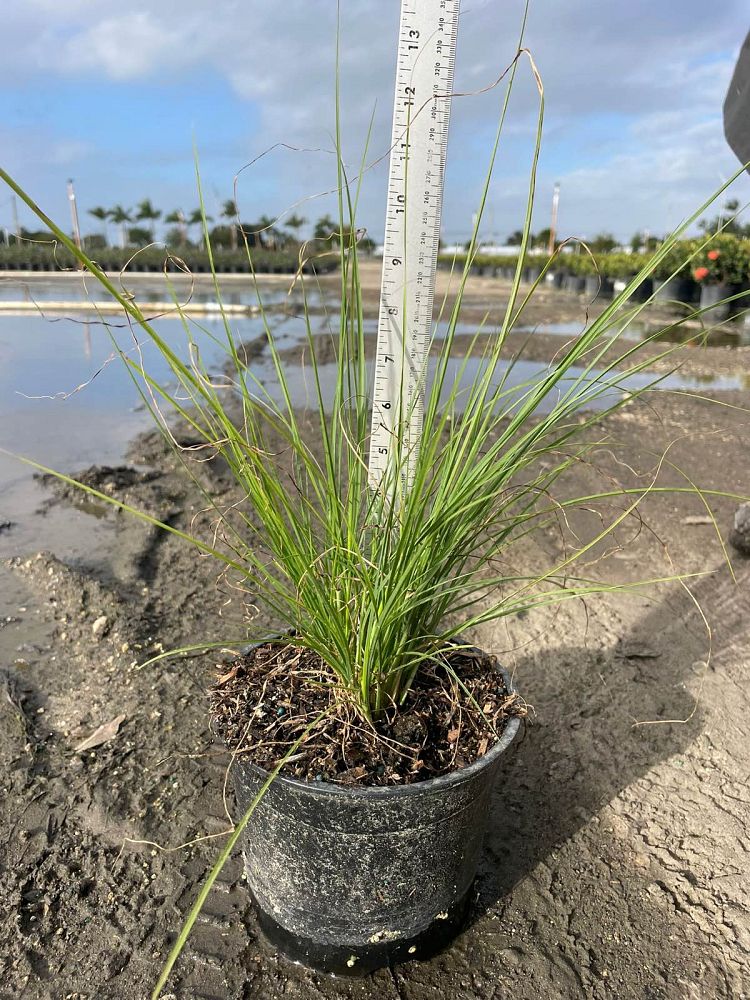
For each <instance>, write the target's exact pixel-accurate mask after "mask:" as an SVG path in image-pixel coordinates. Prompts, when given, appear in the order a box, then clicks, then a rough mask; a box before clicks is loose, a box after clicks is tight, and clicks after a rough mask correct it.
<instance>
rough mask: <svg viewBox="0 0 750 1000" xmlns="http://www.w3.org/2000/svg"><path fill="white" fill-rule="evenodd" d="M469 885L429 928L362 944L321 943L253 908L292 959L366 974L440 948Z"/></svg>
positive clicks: (462, 913) (463, 913)
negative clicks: (355, 945)
mask: <svg viewBox="0 0 750 1000" xmlns="http://www.w3.org/2000/svg"><path fill="white" fill-rule="evenodd" d="M472 891H473V886H470V887H469V889H468V890H467V891H466V892H465V893H464V895H463V896H462V897H461V899H459V900H458V901H457V902H455V903H454V904H453V906H451V907H450V909H449V910H448V911H447V912H446V915H445V917H440V918H439V919H437V920H434V921H433V922H432V923H431V924H430V926H429V927H427V928H426V929H425V930H423V931H422V932H421V933H420V934H417V935H415V936H414V937H411V938H398V939H396V940H391V941H378V942H373V943H372V944H368V945H366V946H365V947H362V946H359V947H354V948H352V947H350V946H346V945H340V944H325V943H322V942H320V941H313V940H310V939H309V938H305V937H300V936H298V935H297V934H293V933H292V932H291V931H288V930H287V929H286V928H285V927H282V926H281V924H279V923H277V922H276V921H275V920H274V918H273V917H271V916H269V915H268V914H267V913H264V912H263V910H262V909H261V908H260V907H259V906H258V905H257V902H255V899H253V901H254V902H255V910H256V913H257V915H258V923H259V924H260V929H261V931H262V932H263V935H264V937H265V938H266V940H267V941H268V943H269V944H271V945H272V946H273V947H274V948H277V949H278V950H279V951H280V952H281V953H282V954H283V955H284V956H285V957H286V958H288V959H290V960H291V961H293V962H296V963H299V964H301V965H304V966H307V967H308V968H310V969H314V970H315V971H316V972H326V973H329V974H331V975H336V976H352V977H362V976H368V975H370V973H371V972H375V970H376V969H382V968H384V967H385V966H393V965H397V964H399V963H400V962H412V961H417V960H420V959H426V958H431V957H432V956H433V955H436V954H437V953H438V952H439V951H442V950H443V948H445V947H446V946H447V945H448V944H450V942H451V941H452V940H453V938H454V937H455V936H456V935H457V934H458V933H459V931H461V929H462V928H463V926H464V924H465V923H466V918H467V915H468V911H469V904H470V902H471V897H472Z"/></svg>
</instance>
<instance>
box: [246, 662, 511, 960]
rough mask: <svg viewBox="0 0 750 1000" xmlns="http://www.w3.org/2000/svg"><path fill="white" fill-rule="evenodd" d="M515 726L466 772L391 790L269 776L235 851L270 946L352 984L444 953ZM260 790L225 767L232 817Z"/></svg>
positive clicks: (263, 775) (253, 778)
mask: <svg viewBox="0 0 750 1000" xmlns="http://www.w3.org/2000/svg"><path fill="white" fill-rule="evenodd" d="M500 673H501V675H502V678H503V681H504V683H505V685H506V687H507V689H508V691H509V692H512V691H514V688H513V686H512V684H511V680H510V677H509V676H508V674H507V672H506V671H505V670H502V668H501V669H500ZM519 726H520V720H519V719H517V718H511V719H508V721H507V723H506V725H505V729H504V730H503V732H502V734H501V737H500V739H499V740H498V742H497V743H496V744H495V745H494V746H493V747H492V748H491V749H490V750H488V751H487V753H486V754H485V755H484V756H483V757H481V758H480V759H479V760H477V761H475V762H474V763H473V764H471V765H469V766H468V767H465V768H462V769H460V770H458V771H454V772H452V773H450V774H446V775H443V776H441V777H437V778H432V779H429V780H427V781H423V782H418V783H416V784H412V785H406V786H403V787H398V786H388V787H361V786H358V787H347V786H343V785H336V784H333V783H330V782H322V781H299V780H296V779H291V778H286V777H283V776H278V777H277V778H276V779H275V780H274V781H273V782H272V783H271V785H270V787H269V788H268V790H267V791H266V793H265V795H264V796H263V797H262V798H261V800H260V802H259V804H258V805H257V807H256V809H255V811H254V812H253V814H252V816H251V817H250V819H249V821H248V823H247V826H246V827H245V830H244V843H243V850H244V855H245V871H246V874H247V881H248V884H249V887H250V891H251V893H252V896H253V899H254V901H255V904H256V906H257V909H258V915H259V922H260V926H261V928H262V930H263V931H264V933H265V935H266V937H267V938H268V939H269V941H270V942H271V944H272V945H274V946H275V947H277V948H278V949H279V950H281V951H282V952H283V953H285V954H286V955H287V956H288V957H289V958H291V959H293V960H295V961H299V962H301V963H303V964H304V965H307V966H310V967H312V968H315V969H318V970H319V971H324V972H331V973H339V974H344V975H355V976H357V975H366V974H367V973H370V972H372V971H374V970H375V969H377V968H380V967H382V966H386V965H393V964H395V963H397V962H399V961H404V960H411V959H417V958H426V957H428V956H429V955H431V954H434V953H435V952H437V951H439V950H440V949H441V948H443V947H445V945H447V944H448V943H449V942H450V940H451V939H452V938H453V937H454V936H455V935H456V933H457V932H458V931H459V930H460V928H461V927H462V925H463V923H464V920H465V918H466V914H467V911H468V906H469V901H470V895H471V888H472V883H473V882H474V878H475V876H476V871H477V864H478V862H479V857H480V854H481V850H482V844H483V841H484V834H485V830H486V826H487V820H488V816H489V806H490V797H491V794H492V789H493V785H494V783H495V779H496V777H497V774H498V770H499V767H500V764H501V762H502V758H503V753H504V751H505V750H506V749H507V748H508V746H509V745H510V743H511V742H512V740H513V739H514V737H515V736H516V734H517V732H518V729H519ZM267 778H268V773H267V772H266V771H265V770H263V769H262V768H260V767H257V766H256V765H254V764H252V763H250V762H249V761H248V760H247V758H246V757H245V756H240V757H238V758H237V761H236V763H235V766H234V784H235V791H236V794H237V800H238V806H239V809H240V810H241V811H242V812H244V811H246V810H247V809H248V807H249V806H250V804H251V803H252V801H253V799H254V798H255V796H256V795H257V793H258V791H259V790H260V788H261V786H262V784H263V782H264V781H266V780H267Z"/></svg>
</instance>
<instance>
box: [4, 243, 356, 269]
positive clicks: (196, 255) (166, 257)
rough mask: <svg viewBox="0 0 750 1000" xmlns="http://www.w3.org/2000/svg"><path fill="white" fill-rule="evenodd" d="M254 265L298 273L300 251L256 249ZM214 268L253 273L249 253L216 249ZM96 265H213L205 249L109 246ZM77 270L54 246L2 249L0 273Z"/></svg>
mask: <svg viewBox="0 0 750 1000" xmlns="http://www.w3.org/2000/svg"><path fill="white" fill-rule="evenodd" d="M251 252H252V265H253V270H254V271H255V272H256V273H257V274H294V273H295V272H296V271H297V270H298V269H299V258H298V255H297V253H296V251H284V250H261V249H258V250H253V251H251ZM212 256H213V263H214V268H215V270H216V271H217V273H219V274H243V273H248V272H249V271H250V265H249V263H248V255H247V251H246V250H245V249H244V247H243V248H241V249H238V250H228V249H227V250H225V249H215V250H213V252H212ZM93 257H94V259H95V260H96V263H97V264H98V265H99V266H100V267H101V268H102V269H103V270H104V271H106V272H110V273H112V272H118V271H122V270H123V269H127V270H128V271H129V272H143V271H146V272H154V273H159V272H162V271H164V269H165V267H166V268H167V270H168V271H170V272H178V271H188V272H191V273H193V274H210V273H211V263H210V259H209V255H208V253H207V252H206V251H205V250H201V249H196V248H194V247H187V248H185V249H181V250H179V251H166V250H165V249H164V248H163V247H149V248H147V249H144V250H138V249H136V248H133V247H131V248H126V249H121V248H119V247H107V248H105V249H102V250H98V251H95V252H94V254H93ZM338 263H339V262H338V255H337V254H329V255H325V256H321V257H317V258H315V259H314V260H313V259H310V260H308V261H306V262H305V264H304V266H303V270H304V271H305V272H306V273H309V272H310V271H311V270H315V271H316V272H318V273H322V272H325V271H330V270H333V269H334V268H336V267H338ZM75 267H76V264H75V259H74V257H73V256H72V254H71V253H70V252H69V251H68V250H67V249H66V248H65V247H63V246H59V245H58V246H54V245H52V244H26V245H23V246H9V247H0V271H70V270H74V269H75Z"/></svg>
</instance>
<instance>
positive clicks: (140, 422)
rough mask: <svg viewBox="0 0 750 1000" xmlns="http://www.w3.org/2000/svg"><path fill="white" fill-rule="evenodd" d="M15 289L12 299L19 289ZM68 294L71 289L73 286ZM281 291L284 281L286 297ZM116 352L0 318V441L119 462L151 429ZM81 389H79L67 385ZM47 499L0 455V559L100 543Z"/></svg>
mask: <svg viewBox="0 0 750 1000" xmlns="http://www.w3.org/2000/svg"><path fill="white" fill-rule="evenodd" d="M271 290H272V291H278V289H273V288H272V289H271ZM8 291H9V289H8V286H4V287H3V289H2V292H3V294H8ZM36 291H37V289H36V288H35V293H36ZM13 294H14V295H15V296H18V294H19V291H18V287H17V286H16V288H15V291H14V292H13ZM51 294H55V295H57V294H59V289H53V291H52V293H51ZM66 294H67V295H68V296H70V294H71V290H70V289H68V291H67V293H66ZM238 294H244V293H238ZM285 295H286V289H285V288H284V289H283V296H282V298H283V299H284V300H285ZM316 304H317V305H319V306H320V307H321V308H322V306H323V304H322V303H316ZM270 321H271V324H272V327H273V329H274V332H275V335H276V336H277V339H278V344H279V347H280V348H286V347H293V346H294V345H296V344H298V343H301V342H302V341H303V339H304V329H305V328H304V323H303V321H302V319H301V318H300V317H299V316H295V315H285V314H283V313H281V312H275V313H271V314H270ZM229 323H230V326H231V329H232V331H233V333H234V336H235V338H236V339H237V340H238V341H241V340H250V339H253V338H255V337H258V336H260V335H261V334H262V333H263V331H264V327H263V322H262V320H261V319H260V317H257V316H232V317H230V320H229ZM314 324H315V331H316V332H319V333H323V332H324V331H325V330H326V329H327V321H326V318H325V317H324V316H323V315H318V316H316V317H315V318H314ZM154 325H155V326H156V328H157V329H158V331H159V333H160V335H161V336H162V337H163V338H164V340H165V341H166V342H167V343H168V344H169V345H170V347H172V348H173V349H174V350H175V351H176V352H177V353H178V354H179V355H180V356H182V357H185V356H186V349H185V333H184V330H183V328H182V325H181V324H180V323H179V322H175V320H174V319H161V320H157V321H155V324H154ZM190 325H191V328H192V329H193V331H194V336H195V339H196V341H197V343H198V344H199V346H200V349H201V356H202V358H203V360H204V363H205V364H206V365H207V366H208V367H209V369H211V368H212V367H214V366H218V365H219V364H220V362H223V361H224V360H225V356H224V355H222V353H221V351H220V349H219V348H218V347H217V346H216V344H215V343H212V341H211V339H210V336H209V335H211V336H213V337H216V338H218V339H219V340H223V337H224V331H223V325H222V323H221V320H220V319H219V318H218V317H216V316H208V317H205V318H202V319H200V320H196V321H191V323H190ZM552 326H554V324H553V325H552ZM556 327H557V329H559V330H560V332H561V333H562V332H563V330H562V327H566V328H567V325H566V324H557V325H556ZM110 328H111V331H112V333H113V334H114V335H115V337H116V339H117V341H118V343H119V344H120V345H121V346H122V347H123V348H124V349H129V350H131V351H132V350H133V342H132V337H131V334H130V331H129V329H128V328H127V326H125V325H124V324H121V325H119V326H118V325H116V324H115V323H114V322H113V323H112V324H111V327H110ZM368 328H369V329H371V331H372V332H373V333H374V332H375V329H376V323H375V322H374V321H373V322H372V324H371V326H370V327H368ZM443 329H444V325H443ZM474 330H475V327H474V326H473V325H471V324H466V329H465V332H468V333H472V332H474ZM201 331H204V332H201ZM575 332H580V326H576V328H575ZM143 336H144V335H141V339H143ZM135 356H137V355H135ZM143 357H144V363H145V366H146V368H147V370H148V371H149V372H150V373H151V374H152V375H153V377H154V378H155V379H157V380H158V381H161V382H169V381H170V380H171V379H170V372H169V369H168V367H167V365H166V363H165V362H164V360H163V359H162V358H161V355H160V354H159V352H158V351H157V350H156V349H155V348H154V347H152V346H151V345H150V344H145V345H144V347H143ZM112 358H113V345H112V341H111V339H110V335H109V334H108V332H107V328H106V327H105V326H103V325H102V324H100V323H97V322H91V321H90V317H89V318H88V319H87V317H86V316H85V315H83V314H80V315H79V316H78V317H76V316H65V317H51V316H50V317H46V318H45V317H43V316H40V315H37V314H30V315H27V316H23V317H12V316H2V315H0V446H2V447H4V448H7V449H9V450H12V451H14V452H17V453H19V454H23V455H28V456H30V457H32V458H34V459H36V460H37V461H39V462H41V463H42V464H45V465H49V466H51V467H52V468H56V469H59V470H61V471H70V470H75V469H81V468H83V467H85V466H87V465H91V464H94V463H106V464H116V463H118V462H119V461H121V460H122V456H123V453H124V452H125V450H126V448H127V445H128V444H129V442H130V441H131V440H132V438H133V437H134V436H135V435H136V434H137V433H139V432H140V431H142V430H144V429H147V428H148V427H150V426H151V422H150V417H149V414H148V413H147V412H146V411H145V408H144V407H143V405H142V403H141V400H140V397H139V395H138V392H137V389H136V387H135V386H134V384H133V382H132V380H131V378H130V376H129V374H128V372H127V371H126V369H125V367H124V366H123V364H122V362H121V361H120V360H119V358H117V357H115V358H114V359H112ZM481 364H482V362H481V360H480V359H472V360H471V361H470V363H469V365H468V366H467V371H466V379H467V380H471V379H472V378H473V377H474V376H475V375H476V374H477V373H478V372H479V371H480V366H481ZM459 365H460V360H459V359H454V360H453V361H452V362H451V366H450V370H449V378H451V380H452V378H453V377H454V376H455V374H456V372H457V370H458V367H459ZM504 370H505V369H504V366H503V367H502V368H500V367H499V369H498V376H499V377H500V376H501V374H502V372H503V371H504ZM545 371H546V367H545V366H544V365H543V364H538V363H534V362H519V363H517V364H516V366H515V367H514V369H513V372H512V374H511V376H510V377H509V379H508V383H507V387H508V388H511V387H513V386H518V385H519V384H520V383H524V382H527V381H529V380H531V379H534V378H537V377H539V376H540V375H541V374H543V373H544V372H545ZM253 372H254V373H255V375H256V376H257V377H258V379H259V380H261V382H263V383H264V385H265V386H266V388H267V390H268V391H269V392H270V393H271V394H272V396H274V397H275V398H278V385H277V384H276V379H275V373H274V371H273V367H272V365H271V364H270V361H269V360H268V358H267V356H263V357H261V358H260V359H259V361H258V362H257V364H255V365H254V366H253ZM573 374H574V375H575V374H576V373H575V372H574V373H573ZM320 375H321V380H322V383H323V391H324V394H325V395H327V396H328V397H329V398H331V397H332V395H333V388H334V381H335V376H336V367H335V365H323V366H322V367H321V369H320ZM92 376H95V377H93V378H92ZM288 376H289V383H290V387H291V389H292V393H293V397H294V399H295V401H296V402H297V403H298V404H299V405H300V406H304V405H305V404H306V403H308V402H311V401H312V400H313V399H314V394H313V392H312V385H311V381H310V371H309V368H308V369H304V368H302V367H300V366H298V365H295V364H294V363H292V364H290V365H289V366H288ZM651 381H653V376H651V375H641V376H638V377H637V378H634V379H623V380H622V383H621V385H620V389H621V390H622V391H632V390H633V389H634V388H637V387H640V386H643V385H645V384H648V383H650V382H651ZM661 385H662V386H663V387H666V388H672V389H706V388H711V389H731V388H737V387H738V386H739V385H740V382H739V380H737V379H726V378H724V379H708V380H699V379H686V378H682V377H679V376H670V377H669V378H668V379H665V380H664V381H663V382H662V383H661ZM77 386H85V387H83V388H81V389H80V390H79V391H73V390H75V389H76V387H77ZM65 394H68V395H67V396H66V395H65ZM29 397H53V398H29ZM610 398H611V397H610ZM604 402H605V401H602V402H601V403H600V405H604ZM45 497H46V493H45V491H43V490H42V488H41V487H40V485H39V484H38V483H37V482H35V480H34V479H33V471H32V470H30V469H29V468H28V467H27V466H23V465H21V464H19V463H18V462H17V461H15V460H14V459H11V458H8V457H7V456H4V455H0V523H1V522H3V521H11V522H14V524H15V526H14V527H13V528H12V529H11V530H4V531H2V532H0V557H2V556H5V555H11V554H15V553H19V552H20V553H23V552H29V551H36V550H39V549H43V548H49V549H53V550H55V551H65V552H66V553H68V554H70V555H71V556H73V557H75V556H78V555H80V556H81V557H86V556H87V555H89V554H90V552H91V551H93V550H94V549H95V548H96V546H97V545H98V544H99V543H100V541H101V539H102V538H103V537H104V535H105V534H106V531H107V525H106V522H105V523H102V521H101V520H97V519H95V518H92V517H91V516H90V513H89V514H87V513H84V512H82V511H74V510H70V509H68V508H63V507H55V508H53V509H52V510H50V511H49V512H48V513H47V514H46V515H45V516H43V517H34V516H32V515H33V513H34V511H36V510H37V509H38V507H39V506H40V504H41V503H42V502H43V501H44V499H45Z"/></svg>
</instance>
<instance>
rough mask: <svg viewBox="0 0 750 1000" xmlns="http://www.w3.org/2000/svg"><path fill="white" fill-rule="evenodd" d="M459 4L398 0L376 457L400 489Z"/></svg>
mask: <svg viewBox="0 0 750 1000" xmlns="http://www.w3.org/2000/svg"><path fill="white" fill-rule="evenodd" d="M460 2H461V0H402V3H401V22H400V27H399V41H398V65H397V68H396V95H395V102H394V109H393V133H392V146H391V153H390V170H389V175H388V198H387V209H386V221H385V240H384V245H383V279H382V285H381V293H380V317H379V321H378V346H377V355H376V359H375V375H374V388H373V406H372V428H371V436H370V460H369V481H370V485H371V486H372V487H373V488H379V487H380V488H386V489H388V490H389V492H391V493H392V494H393V495H394V496H398V495H399V494H400V493H401V491H402V490H403V489H408V488H409V487H410V486H411V484H412V480H413V475H414V467H415V463H416V458H417V450H418V448H419V441H420V438H421V434H422V424H423V419H424V380H425V375H426V367H427V354H428V350H429V339H430V329H431V326H432V305H433V299H434V296H435V273H436V269H437V255H438V244H439V241H440V216H441V211H442V202H443V176H444V173H445V160H446V153H447V148H448V124H449V121H450V104H451V99H450V94H451V92H452V90H453V70H454V66H455V61H456V39H457V34H458V16H459V7H460ZM399 457H400V460H399Z"/></svg>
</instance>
